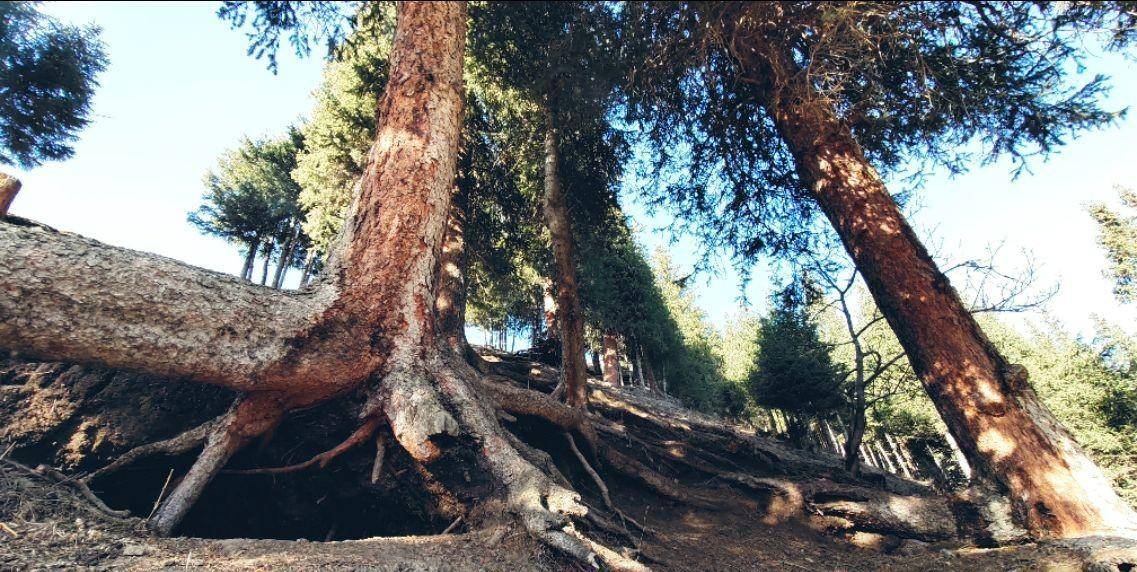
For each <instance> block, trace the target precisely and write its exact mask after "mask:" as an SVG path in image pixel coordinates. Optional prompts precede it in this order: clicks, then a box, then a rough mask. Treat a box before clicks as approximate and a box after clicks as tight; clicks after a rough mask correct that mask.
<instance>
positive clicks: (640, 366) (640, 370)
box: [632, 340, 647, 387]
mask: <svg viewBox="0 0 1137 572" xmlns="http://www.w3.org/2000/svg"><path fill="white" fill-rule="evenodd" d="M632 355H633V358H634V360H635V361H634V362H633V365H634V366H635V370H636V371H635V374H636V383H637V384H638V385H639V386H640V387H647V382H646V381H644V362H643V359H642V352H640V344H639V342H637V341H635V340H632Z"/></svg>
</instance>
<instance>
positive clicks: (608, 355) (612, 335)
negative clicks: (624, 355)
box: [603, 330, 623, 387]
mask: <svg viewBox="0 0 1137 572" xmlns="http://www.w3.org/2000/svg"><path fill="white" fill-rule="evenodd" d="M603 345H604V383H607V384H608V385H611V386H613V387H620V383H621V380H622V378H623V376H621V375H620V335H619V334H617V333H616V332H614V331H612V330H608V331H607V332H604V340H603Z"/></svg>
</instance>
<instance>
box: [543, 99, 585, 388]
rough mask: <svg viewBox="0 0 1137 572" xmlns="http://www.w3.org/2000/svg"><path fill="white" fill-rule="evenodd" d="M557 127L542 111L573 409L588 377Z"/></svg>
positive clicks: (548, 212)
mask: <svg viewBox="0 0 1137 572" xmlns="http://www.w3.org/2000/svg"><path fill="white" fill-rule="evenodd" d="M557 145H558V143H557V128H556V124H555V122H554V118H553V113H552V111H551V110H550V109H548V108H547V107H546V108H545V196H544V207H545V221H546V224H548V226H549V235H550V236H551V240H552V244H553V259H554V266H555V272H554V274H555V280H556V294H557V297H556V301H557V306H556V308H557V322H558V325H559V326H560V333H561V336H560V337H561V347H562V348H563V349H562V352H561V353H562V354H563V355H562V357H561V369H562V371H563V375H564V383H565V389H566V390H567V391H566V393H565V395H566V400H567V402H568V403H569V405H572V406H574V407H585V406H587V405H588V385H587V383H586V380H587V379H588V375H587V373H586V370H585V365H584V316H583V315H582V314H581V311H580V294H579V292H578V287H577V279H576V254H575V250H576V248H575V246H574V245H573V237H572V223H571V221H570V217H569V212H568V204H567V203H566V201H565V193H564V189H563V188H562V187H561V180H560V174H559V173H558V172H557V171H558V168H559V167H558V162H559V155H560V151H559V150H558V148H557Z"/></svg>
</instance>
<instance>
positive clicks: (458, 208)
mask: <svg viewBox="0 0 1137 572" xmlns="http://www.w3.org/2000/svg"><path fill="white" fill-rule="evenodd" d="M465 224H466V202H465V197H463V196H461V193H460V191H457V190H456V191H455V196H454V200H453V203H452V204H451V206H450V214H449V216H448V217H447V219H446V234H445V235H444V237H443V239H442V253H441V254H440V256H439V259H438V296H437V297H436V298H435V301H434V310H435V312H436V313H437V319H438V331H439V335H440V336H441V337H442V339H443V341H444V342H445V343H446V345H447V346H448V347H449V348H450V349H451V350H452V351H454V352H455V353H457V354H458V355H465V354H466V348H467V347H468V346H469V343H468V342H467V341H466V268H467V256H466V232H465Z"/></svg>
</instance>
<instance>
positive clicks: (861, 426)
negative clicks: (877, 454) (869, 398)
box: [845, 387, 866, 475]
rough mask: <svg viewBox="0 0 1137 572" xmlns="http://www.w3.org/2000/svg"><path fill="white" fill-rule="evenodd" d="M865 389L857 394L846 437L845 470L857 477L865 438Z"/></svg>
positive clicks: (861, 389) (861, 388) (860, 389)
mask: <svg viewBox="0 0 1137 572" xmlns="http://www.w3.org/2000/svg"><path fill="white" fill-rule="evenodd" d="M864 400H865V394H864V387H860V388H859V391H858V392H857V397H856V403H855V404H854V406H853V419H852V422H851V423H850V424H849V432H848V433H847V434H846V435H845V469H846V470H848V471H849V472H850V473H853V474H854V475H856V474H857V473H858V472H859V469H860V467H859V464H860V455H858V453H857V452H858V451H860V450H861V443H862V441H863V440H864V437H865V425H866V422H865V409H864Z"/></svg>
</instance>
